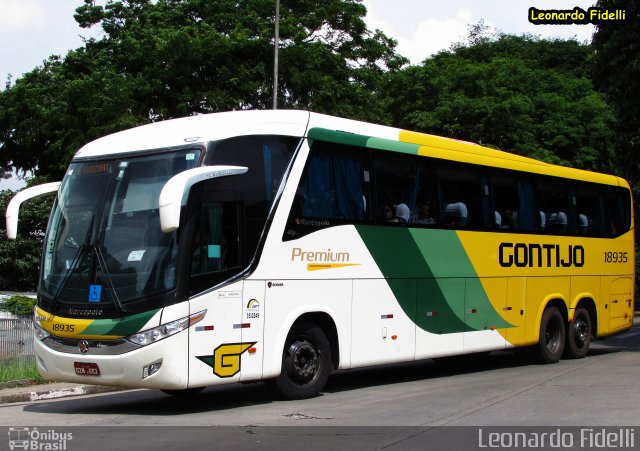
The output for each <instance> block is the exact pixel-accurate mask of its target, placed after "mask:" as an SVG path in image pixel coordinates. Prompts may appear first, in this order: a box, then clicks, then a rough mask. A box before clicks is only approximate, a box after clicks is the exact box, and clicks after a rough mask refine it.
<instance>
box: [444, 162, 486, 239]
mask: <svg viewBox="0 0 640 451" xmlns="http://www.w3.org/2000/svg"><path fill="white" fill-rule="evenodd" d="M485 178H486V177H484V176H483V174H482V172H481V169H480V168H479V167H474V166H471V165H467V164H462V163H449V162H441V163H439V164H438V184H439V188H440V205H441V209H442V221H441V223H442V225H444V226H445V227H453V228H471V229H488V228H490V227H491V226H492V225H493V224H494V223H495V212H490V210H489V202H488V194H489V189H488V186H487V185H486V182H484V181H483V180H484V179H485Z"/></svg>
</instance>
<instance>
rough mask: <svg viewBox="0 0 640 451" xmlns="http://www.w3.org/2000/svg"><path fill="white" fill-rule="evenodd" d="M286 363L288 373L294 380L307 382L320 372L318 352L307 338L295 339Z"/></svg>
mask: <svg viewBox="0 0 640 451" xmlns="http://www.w3.org/2000/svg"><path fill="white" fill-rule="evenodd" d="M285 365H286V369H287V374H289V376H290V377H291V378H292V379H293V380H295V381H296V382H298V383H307V382H309V381H311V380H312V379H313V378H314V377H315V375H316V374H317V372H318V367H319V358H318V353H317V352H316V349H315V348H314V347H313V345H312V344H311V343H309V342H308V341H307V340H300V341H295V342H293V343H292V344H291V346H290V347H289V350H288V352H287V359H286V362H285Z"/></svg>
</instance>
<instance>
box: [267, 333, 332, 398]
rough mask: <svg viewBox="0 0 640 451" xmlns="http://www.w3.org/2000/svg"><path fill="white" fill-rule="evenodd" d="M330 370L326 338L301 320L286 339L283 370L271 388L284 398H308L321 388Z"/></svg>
mask: <svg viewBox="0 0 640 451" xmlns="http://www.w3.org/2000/svg"><path fill="white" fill-rule="evenodd" d="M331 369H332V363H331V346H330V345H329V340H327V336H326V335H325V333H324V332H323V330H322V329H321V328H320V327H318V326H317V325H315V324H314V323H311V322H308V321H300V322H298V323H297V324H295V325H294V326H293V327H292V328H291V331H290V332H289V335H288V336H287V341H286V342H285V346H284V350H283V352H282V369H281V372H280V376H278V377H277V378H276V379H275V380H274V385H275V388H276V389H277V390H278V391H279V392H280V393H281V394H282V395H283V396H284V397H285V398H286V399H304V398H311V397H313V396H316V395H317V394H318V393H320V390H322V389H323V388H324V386H325V384H326V383H327V379H329V374H330V373H331Z"/></svg>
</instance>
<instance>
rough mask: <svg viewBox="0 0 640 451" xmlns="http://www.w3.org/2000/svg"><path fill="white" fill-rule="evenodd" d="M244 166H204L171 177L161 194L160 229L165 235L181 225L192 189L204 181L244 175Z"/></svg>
mask: <svg viewBox="0 0 640 451" xmlns="http://www.w3.org/2000/svg"><path fill="white" fill-rule="evenodd" d="M248 170H249V168H246V167H243V166H203V167H199V168H194V169H189V170H187V171H184V172H181V173H180V174H177V175H174V176H173V177H171V178H170V179H169V180H168V181H167V183H165V184H164V186H163V187H162V191H161V192H160V200H159V205H160V227H161V228H162V231H163V232H165V233H168V232H173V231H174V230H176V229H177V228H178V226H179V225H180V209H181V208H182V204H183V201H186V199H187V197H188V196H189V191H190V190H191V187H192V186H193V185H195V184H196V183H199V182H202V181H203V180H209V179H213V178H217V177H224V176H227V175H238V174H244V173H245V172H247V171H248Z"/></svg>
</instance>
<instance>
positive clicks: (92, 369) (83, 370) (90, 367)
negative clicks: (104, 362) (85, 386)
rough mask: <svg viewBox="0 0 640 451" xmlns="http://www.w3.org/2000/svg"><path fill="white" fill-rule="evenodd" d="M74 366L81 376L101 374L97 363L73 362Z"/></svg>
mask: <svg viewBox="0 0 640 451" xmlns="http://www.w3.org/2000/svg"><path fill="white" fill-rule="evenodd" d="M73 367H74V368H75V370H76V374H79V375H80V376H100V369H99V368H98V364H97V363H85V362H73Z"/></svg>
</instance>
